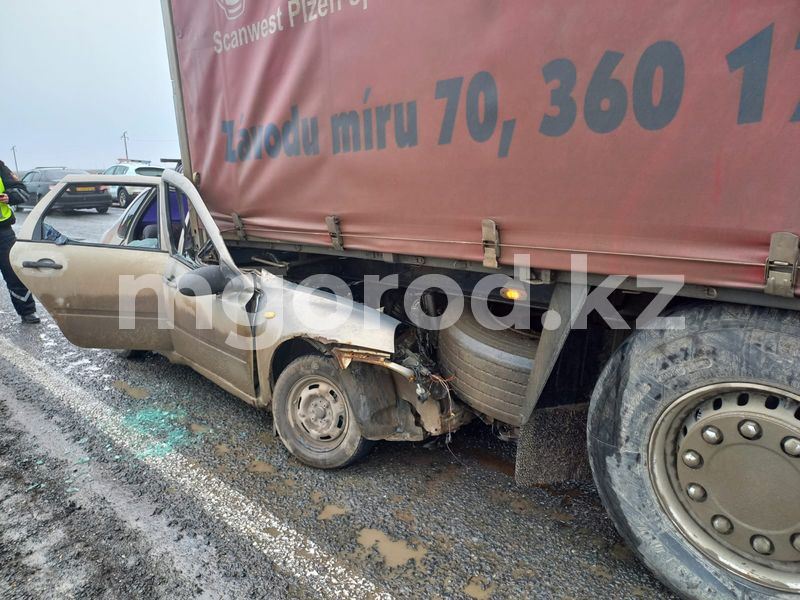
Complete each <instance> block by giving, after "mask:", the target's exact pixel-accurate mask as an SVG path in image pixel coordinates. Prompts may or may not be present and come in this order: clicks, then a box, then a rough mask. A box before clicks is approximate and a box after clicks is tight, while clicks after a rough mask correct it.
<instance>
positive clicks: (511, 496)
mask: <svg viewBox="0 0 800 600" xmlns="http://www.w3.org/2000/svg"><path fill="white" fill-rule="evenodd" d="M489 499H490V500H491V501H492V502H495V503H497V504H502V505H507V506H509V507H510V508H511V510H513V511H514V512H515V513H517V514H521V515H525V514H534V515H541V516H544V517H547V518H549V519H553V520H555V521H559V522H561V523H570V522H572V521H574V520H575V517H574V516H572V515H570V514H568V513H565V512H562V511H560V510H555V509H552V508H548V507H546V506H542V505H541V504H538V503H537V502H534V501H533V500H531V499H530V498H526V497H525V496H522V495H519V494H517V493H514V492H509V491H504V490H491V491H490V492H489Z"/></svg>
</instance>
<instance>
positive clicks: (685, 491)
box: [650, 384, 800, 590]
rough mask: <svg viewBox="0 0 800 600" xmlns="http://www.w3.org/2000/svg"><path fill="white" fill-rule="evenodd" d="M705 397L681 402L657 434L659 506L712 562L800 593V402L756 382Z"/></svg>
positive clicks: (654, 450) (655, 480) (655, 474)
mask: <svg viewBox="0 0 800 600" xmlns="http://www.w3.org/2000/svg"><path fill="white" fill-rule="evenodd" d="M701 391H702V392H703V393H702V394H697V393H696V392H693V393H692V394H687V396H685V397H684V398H682V399H679V400H678V401H676V402H675V403H674V404H673V405H672V406H671V407H670V408H668V409H667V411H665V413H664V414H663V415H662V416H661V418H660V419H659V421H658V423H657V424H656V427H655V428H654V430H653V435H652V438H651V445H650V448H651V457H652V458H651V472H652V473H653V483H654V486H655V489H656V492H657V494H658V495H659V500H660V501H661V503H662V505H663V506H664V507H665V508H666V509H667V512H669V513H670V516H671V517H672V519H673V521H674V522H675V524H676V525H677V526H678V527H679V528H680V529H681V530H682V532H683V533H684V534H685V535H686V537H687V538H688V539H689V541H691V542H692V543H693V544H694V545H695V546H696V547H698V548H699V549H700V550H701V551H703V552H704V553H705V554H707V555H709V556H710V557H711V558H713V559H716V560H717V561H718V562H721V563H723V564H724V566H727V567H729V568H731V569H732V570H734V571H740V574H742V575H743V576H745V577H748V578H750V579H752V580H755V581H759V582H761V583H764V584H766V585H770V586H772V587H776V588H779V589H781V588H785V589H793V590H794V589H800V504H798V502H797V501H796V499H797V498H798V497H800V399H798V398H797V397H795V396H794V395H792V394H788V393H787V392H784V391H782V390H777V389H774V388H768V387H766V386H760V385H755V384H754V385H748V384H741V385H732V384H720V385H717V386H710V387H709V388H704V390H701ZM657 457H663V458H664V463H663V464H662V465H660V466H659V465H656V463H654V462H652V461H653V460H655V459H656V458H657Z"/></svg>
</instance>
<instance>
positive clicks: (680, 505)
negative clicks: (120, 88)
mask: <svg viewBox="0 0 800 600" xmlns="http://www.w3.org/2000/svg"><path fill="white" fill-rule="evenodd" d="M162 5H163V13H164V22H165V29H166V34H167V47H168V53H169V57H170V67H171V74H172V78H173V87H174V92H175V108H176V114H177V121H178V129H179V133H180V144H181V159H182V164H183V172H184V173H185V174H186V177H182V176H180V175H177V174H174V173H170V172H166V173H165V175H164V177H163V181H162V182H161V183H158V182H157V181H156V180H153V181H150V180H148V182H149V185H152V186H153V187H154V189H155V188H156V187H157V188H158V190H160V191H158V192H153V194H154V195H155V194H158V195H159V196H158V197H159V202H161V203H162V205H163V206H164V208H161V209H160V210H161V211H162V212H161V213H160V214H161V215H162V217H161V218H162V219H163V220H164V224H163V225H162V226H161V227H162V228H161V229H160V232H161V235H162V237H163V238H171V239H173V244H172V247H171V248H169V247H167V246H166V245H165V244H166V242H161V241H156V240H155V239H154V240H153V244H159V243H161V244H163V245H162V248H163V250H164V253H165V256H166V257H165V258H164V261H167V267H164V268H165V269H166V271H165V281H166V284H165V285H167V286H168V288H165V289H167V292H166V293H167V295H168V296H169V297H172V298H175V299H176V302H177V306H178V308H176V310H178V309H180V307H181V306H183V307H184V309H185V311H187V312H186V314H189V315H191V316H194V315H195V312H193V311H195V310H196V309H194V308H192V309H190V308H186V307H187V306H189V304H186V303H187V302H188V300H187V297H194V296H207V297H211V298H212V302H214V303H223V302H228V304H229V305H230V304H231V303H233V304H236V302H233V301H232V300H231V299H230V298H232V297H234V296H229V297H228V300H224V294H221V292H222V290H223V288H224V287H225V285H226V282H230V281H233V280H235V279H236V280H239V281H241V278H242V277H244V278H245V280H246V281H247V283H246V284H242V285H239V286H238V287H236V290H235V291H236V294H238V296H235V298H239V299H240V300H239V301H238V302H239V304H238V305H237V306H239V308H240V309H241V312H242V314H244V315H247V318H248V319H250V321H245V323H246V326H241V325H238V326H233V325H230V324H229V325H227V327H228V329H227V330H226V329H225V328H224V327H223V328H222V329H220V328H217V329H216V330H214V332H212V333H213V335H216V336H217V337H213V335H212V333H209V334H208V335H207V336H206V337H203V336H202V335H200V334H199V333H197V332H196V331H194V330H189V329H184V330H183V332H182V333H181V335H183V336H184V337H183V338H178V337H175V336H176V334H175V333H173V334H172V336H173V337H172V338H166V337H159V335H161V334H160V333H159V334H156V333H153V335H152V336H150V337H147V336H144V334H139V333H128V334H126V335H128V337H127V338H124V340H121V339H120V337H119V336H117V337H114V336H112V335H111V334H109V336H110V337H107V338H104V339H99V338H98V337H95V338H92V337H91V335H90V334H89V333H87V332H88V331H89V330H88V329H87V328H78V327H77V326H76V323H77V320H78V317H76V316H75V315H76V314H77V313H76V312H75V311H73V312H72V313H69V314H68V313H67V311H65V310H64V309H62V308H61V304H58V302H57V301H56V300H57V298H56V297H57V296H58V294H59V293H60V292H56V291H53V290H51V289H50V288H49V287H48V285H49V284H48V283H47V281H46V279H45V278H43V277H42V276H41V274H40V273H39V271H42V270H43V269H56V268H58V269H61V267H62V264H61V263H58V264H56V263H54V262H53V260H60V259H61V258H63V259H64V260H65V261H66V259H67V258H71V259H72V261H73V263H72V264H73V265H75V264H77V263H76V262H75V261H76V260H77V258H76V257H71V256H68V253H70V252H77V251H76V250H75V247H76V246H72V245H71V244H72V243H71V242H70V243H68V244H63V245H62V246H53V245H49V246H48V245H46V244H45V243H44V240H39V241H38V242H37V239H38V238H37V236H40V234H38V233H37V230H36V229H35V227H34V225H30V227H29V229H26V230H24V231H23V232H22V233H23V235H21V236H20V242H18V245H17V248H15V251H14V254H12V262H13V263H14V266H15V269H17V271H18V272H19V273H20V275H21V276H22V278H23V279H24V280H25V283H26V284H28V285H29V287H30V288H31V289H32V290H33V291H34V293H36V294H37V295H38V296H40V298H44V299H43V302H44V303H45V305H46V306H47V307H48V309H49V310H51V312H53V313H54V316H56V319H57V321H58V322H59V324H60V325H61V327H62V329H64V331H65V333H67V335H68V337H70V339H72V340H73V341H75V343H79V344H82V345H98V346H99V345H105V347H120V346H119V345H117V346H112V345H111V344H112V343H117V344H123V343H124V344H125V345H126V346H127V347H128V348H136V349H145V350H155V351H159V352H162V353H164V354H166V355H167V356H169V357H170V358H171V359H173V360H177V361H183V362H186V363H187V364H190V365H191V366H193V367H194V368H196V369H197V370H198V371H200V372H201V373H203V374H205V375H206V376H208V377H210V378H211V379H213V380H214V381H216V382H217V383H219V384H220V385H221V386H223V387H224V388H225V389H228V390H229V391H232V392H233V393H234V394H236V395H238V396H239V397H241V398H243V399H245V400H246V401H248V402H251V403H252V404H254V405H256V406H261V407H264V408H270V409H271V410H272V412H273V419H274V422H275V426H276V430H277V432H278V434H279V435H280V437H281V439H282V440H283V442H284V444H285V445H286V447H287V448H288V449H289V450H290V451H291V452H293V453H294V454H295V455H296V456H298V458H300V460H302V461H304V462H306V463H308V464H310V465H313V466H317V467H322V468H332V467H342V466H345V465H347V464H350V463H351V462H353V461H354V460H356V459H358V458H361V457H362V456H364V454H365V453H366V452H367V450H368V448H369V445H370V443H372V441H374V440H418V439H422V438H424V437H426V436H430V435H441V434H445V433H448V432H452V431H455V429H457V428H458V427H459V426H460V425H461V424H463V423H464V422H466V421H467V420H469V419H470V418H479V419H481V420H482V421H484V422H485V423H487V424H488V425H490V426H491V427H492V428H493V430H494V431H495V432H496V433H497V434H498V435H500V436H501V437H503V438H504V439H511V440H517V444H518V451H517V467H516V468H517V477H518V480H520V481H521V482H523V483H525V482H528V483H530V482H531V481H535V480H536V478H537V473H539V472H540V471H541V467H542V465H545V464H547V463H548V462H550V463H561V462H564V463H568V462H570V461H574V460H575V458H576V457H577V458H578V459H580V458H581V457H584V460H585V456H586V454H584V453H583V452H582V451H581V449H580V448H577V447H576V448H573V451H570V452H568V453H567V454H562V455H552V456H551V455H548V453H547V439H551V440H552V439H556V438H558V437H559V436H561V435H566V433H567V432H568V431H573V430H574V429H575V428H576V427H585V428H586V431H587V441H588V444H587V446H588V452H587V454H588V462H589V464H590V465H591V470H592V473H593V476H594V481H595V484H596V486H597V489H598V492H599V495H600V497H601V499H602V501H603V503H604V504H605V506H606V508H607V509H608V511H609V514H610V515H611V517H612V519H613V520H614V522H615V524H616V526H617V528H618V530H619V531H620V533H621V534H622V536H623V537H624V538H625V539H626V540H627V542H628V543H629V544H630V546H631V547H632V548H633V550H634V551H635V552H636V553H637V555H638V556H639V557H640V558H641V559H642V560H643V562H644V563H645V564H646V565H647V566H648V567H649V568H650V569H652V570H653V571H654V572H655V573H656V575H658V577H660V578H661V579H662V580H663V581H664V582H665V583H666V584H667V585H669V586H670V587H671V588H672V589H673V590H675V591H676V592H678V593H679V594H681V595H684V596H687V597H695V598H716V597H731V598H734V597H735V598H744V597H747V598H772V597H785V598H789V597H797V595H798V594H800V503H798V502H797V498H798V497H800V316H799V315H798V309H800V302H798V299H797V268H798V260H800V246H799V244H798V240H799V239H800V238H798V234H800V202H799V200H800V199H799V198H798V196H799V194H800V143H798V142H800V3H798V2H797V0H759V1H756V0H707V1H704V2H697V1H695V0H673V1H671V2H663V1H657V0H615V1H610V0H437V1H436V2H412V1H389V0H260V1H257V0H163V3H162ZM64 185H68V184H64ZM159 186H160V187H159ZM177 197H183V198H184V199H188V202H185V203H184V204H183V205H182V206H184V208H188V209H189V210H188V216H187V217H186V218H185V219H183V215H184V211H183V210H180V211H179V212H180V218H176V217H175V216H174V212H175V210H174V207H175V206H180V205H179V204H175V203H174V202H173V199H174V198H177ZM201 197H202V200H201ZM45 200H46V199H45ZM160 206H161V205H160ZM170 206H172V207H173V208H169V207H170ZM37 210H38V209H37ZM41 210H42V211H44V210H45V209H44V208H42V209H41ZM36 218H38V213H37V212H36V211H34V213H33V214H32V215H31V216H30V217H29V219H28V222H31V223H33V222H34V221H35V220H36ZM26 227H28V226H27V222H26ZM120 231H121V233H120V235H123V234H126V231H127V230H124V231H123V230H122V229H121V230H120ZM154 231H155V230H154ZM181 231H182V233H180V235H178V233H179V232H181ZM40 237H41V236H40ZM27 240H31V241H27ZM203 242H205V243H203ZM34 244H38V245H35V246H34ZM42 248H47V251H48V252H49V254H47V256H46V257H45V255H44V254H41V252H43V250H41V249H42ZM34 249H36V252H34ZM37 252H38V253H37ZM148 256H155V255H148ZM53 257H55V259H54V258H53ZM23 259H27V260H23ZM34 259H35V260H34ZM153 260H155V259H153ZM48 261H49V262H48ZM169 261H173V262H169ZM65 264H66V263H65ZM151 264H155V263H151ZM169 265H172V266H169ZM71 268H72V269H73V270H74V269H75V268H76V267H75V266H71ZM130 268H133V267H130ZM152 268H156V267H155V266H153V267H152ZM158 268H161V267H158ZM34 271H36V272H35V273H34ZM67 272H68V268H64V269H63V271H59V276H62V277H63V276H64V275H66V274H68V273H67ZM234 276H236V277H234ZM237 278H238V279H237ZM331 278H332V279H331ZM275 281H280V283H278V284H276V283H275ZM176 282H177V283H176ZM198 282H204V283H203V284H204V285H206V287H207V288H208V290H210V291H208V290H207V291H206V292H198V289H199V287H198ZM176 287H177V290H176V291H174V292H173V291H170V290H172V289H173V288H176ZM312 288H317V290H319V289H322V290H325V291H326V292H327V293H321V292H319V291H317V292H314V293H313V294H312V293H310V292H309V290H311V289H312ZM170 294H171V296H170ZM112 295H113V294H112ZM51 296H52V298H56V300H53V299H52V298H51ZM62 296H63V294H62ZM62 296H58V297H59V298H61V300H63V297H62ZM287 297H291V298H294V299H296V298H298V297H303V298H306V297H308V298H311V297H313V298H314V300H313V301H311V302H310V304H309V303H307V304H305V305H304V306H305V308H303V309H302V310H301V309H298V308H297V306H296V305H291V306H294V308H291V306H290V307H289V308H287V305H286V304H283V305H281V306H279V307H278V306H277V305H276V306H273V305H272V304H271V303H274V302H275V300H276V298H287ZM48 298H51V301H49V304H48ZM68 300H69V298H68ZM181 303H183V304H181ZM348 303H349V304H348ZM68 304H69V302H68ZM344 305H347V306H349V307H350V309H351V310H355V311H356V313H357V314H358V315H359V319H360V318H361V317H364V320H365V322H364V323H361V321H359V322H358V323H356V322H355V321H353V320H352V319H351V320H346V321H344V322H343V325H342V326H341V327H338V328H334V330H333V331H329V332H328V333H325V334H322V333H320V329H319V328H318V327H317V326H314V327H312V326H307V325H304V323H305V322H307V321H306V319H307V318H308V317H310V316H322V317H323V320H326V319H333V316H334V312H335V311H333V309H334V308H340V307H342V306H344ZM71 306H73V307H75V306H77V307H78V308H80V303H75V304H72V305H71ZM192 306H194V305H192ZM219 306H221V304H213V307H214V308H213V310H214V311H217V310H218V308H219ZM354 307H355V308H354ZM142 310H144V309H142ZM137 311H138V308H137ZM81 314H84V313H81ZM214 314H216V313H214ZM281 319H283V321H282V327H283V333H282V334H281V335H280V336H278V338H276V339H275V340H273V341H272V342H270V343H269V344H266V345H259V344H258V343H254V344H253V345H252V346H249V347H247V348H245V349H242V350H239V351H238V354H237V353H234V352H233V351H229V350H226V351H224V352H222V351H220V352H218V353H216V354H214V353H212V352H211V350H210V349H213V348H214V344H219V343H221V342H219V340H220V339H223V338H224V337H225V335H224V334H226V333H231V332H234V331H235V332H236V333H237V334H238V335H240V336H245V337H246V338H247V339H248V340H249V339H250V338H249V337H247V336H249V335H251V334H252V336H253V338H254V339H256V340H257V339H258V334H259V332H260V333H264V332H270V331H274V330H275V329H276V327H277V323H278V322H279V321H281ZM370 319H372V323H373V325H375V324H377V325H375V327H373V328H372V329H370V328H369V327H368V326H367V323H366V321H368V320H370ZM174 321H175V323H174V324H175V326H176V327H177V328H178V329H180V328H181V327H182V325H181V323H182V322H183V321H181V320H180V318H179V317H176V318H175V320H174ZM248 323H249V324H248ZM287 324H288V325H287ZM139 331H141V330H140V329H139V328H138V327H137V329H136V332H139ZM187 336H188V337H187ZM192 336H195V337H192ZM186 339H198V340H201V342H202V343H200V344H189V343H186ZM212 356H213V360H212V358H210V357H212ZM232 357H235V360H234V358H232ZM586 404H588V409H587V410H582V409H581V406H585V405H586ZM563 405H567V409H568V410H567V411H566V412H565V413H563V414H567V415H570V417H569V418H567V419H566V420H560V421H559V420H558V419H556V418H554V419H553V420H551V421H549V430H548V431H547V435H546V436H542V435H541V432H542V429H541V423H542V417H541V415H542V414H544V413H543V411H546V410H551V409H552V410H556V409H554V408H553V407H559V406H561V407H562V408H563ZM534 409H536V410H534ZM548 414H549V413H548ZM582 419H583V420H582ZM545 421H546V419H545ZM581 445H582V444H581Z"/></svg>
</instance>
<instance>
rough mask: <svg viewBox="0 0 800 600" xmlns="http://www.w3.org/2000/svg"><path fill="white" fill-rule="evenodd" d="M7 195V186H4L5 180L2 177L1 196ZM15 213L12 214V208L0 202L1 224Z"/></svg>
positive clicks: (0, 178) (0, 181)
mask: <svg viewBox="0 0 800 600" xmlns="http://www.w3.org/2000/svg"><path fill="white" fill-rule="evenodd" d="M5 193H6V186H5V184H3V178H2V177H0V194H5ZM13 214H14V213H12V212H11V207H10V206H9V205H8V204H7V203H5V202H0V223H2V222H3V221H7V220H8V219H10V218H11V216H12V215H13Z"/></svg>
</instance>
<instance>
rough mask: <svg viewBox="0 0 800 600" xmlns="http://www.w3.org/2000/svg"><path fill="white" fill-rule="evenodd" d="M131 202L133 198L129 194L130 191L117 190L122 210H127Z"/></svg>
mask: <svg viewBox="0 0 800 600" xmlns="http://www.w3.org/2000/svg"><path fill="white" fill-rule="evenodd" d="M130 201H131V196H130V194H128V190H126V189H125V188H124V187H121V188H119V190H117V202H118V203H119V207H120V208H126V207H127V206H128V202H130Z"/></svg>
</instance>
